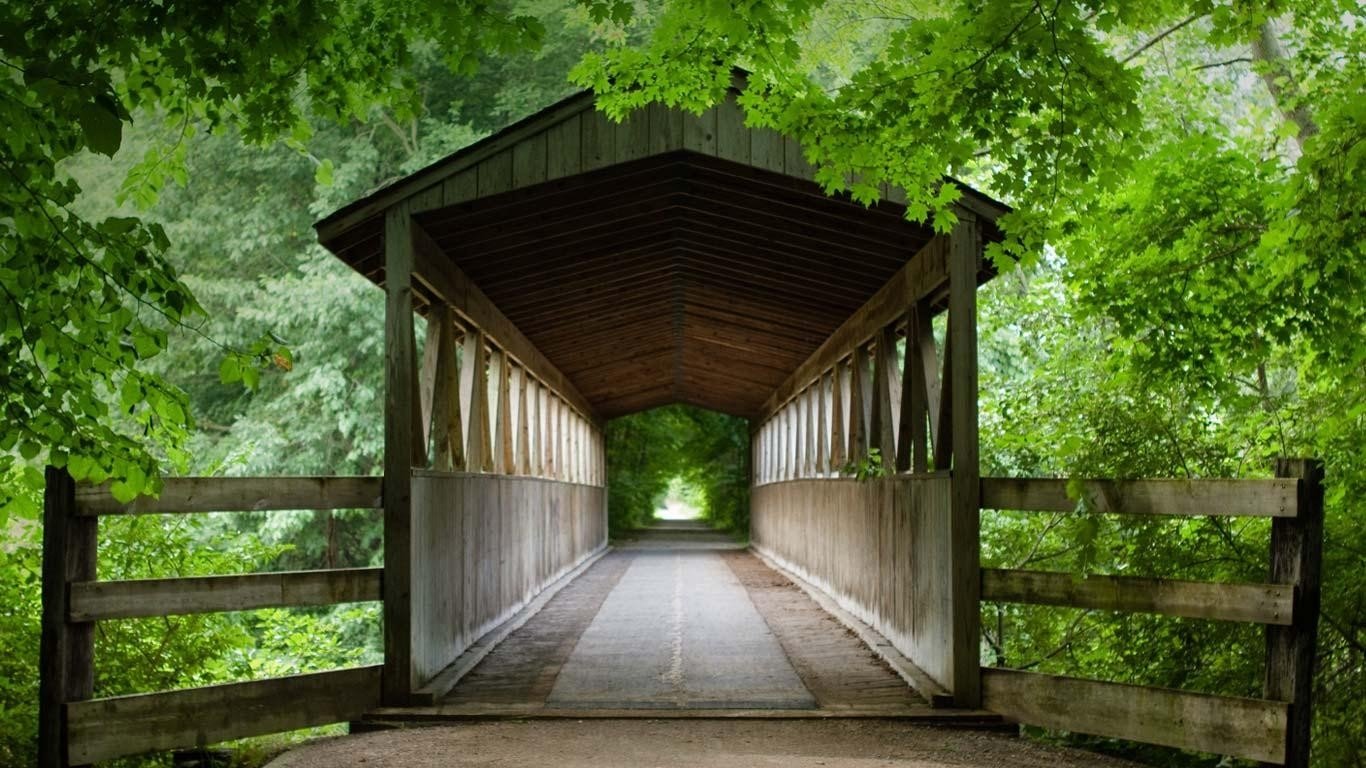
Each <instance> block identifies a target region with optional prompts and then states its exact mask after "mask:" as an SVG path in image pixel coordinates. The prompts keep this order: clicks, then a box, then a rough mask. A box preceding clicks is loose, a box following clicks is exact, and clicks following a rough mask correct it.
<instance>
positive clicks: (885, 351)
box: [868, 326, 896, 467]
mask: <svg viewBox="0 0 1366 768" xmlns="http://www.w3.org/2000/svg"><path fill="white" fill-rule="evenodd" d="M895 375H896V332H895V331H894V330H893V329H892V327H891V326H888V327H886V328H883V329H882V331H881V332H880V333H879V334H878V337H877V341H875V342H874V345H873V382H872V391H873V402H872V412H871V413H872V418H870V419H869V428H868V442H869V444H870V445H871V446H872V447H874V448H877V449H878V453H879V454H880V455H881V456H882V460H883V462H884V464H885V465H886V466H888V467H891V466H893V465H894V463H895V460H896V433H895V431H894V428H893V425H892V421H893V414H892V390H891V386H890V384H891V381H892V377H893V376H895Z"/></svg>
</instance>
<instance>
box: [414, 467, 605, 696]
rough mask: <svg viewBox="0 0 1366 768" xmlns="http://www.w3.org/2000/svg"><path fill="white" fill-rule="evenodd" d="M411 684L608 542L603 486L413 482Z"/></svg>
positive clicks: (440, 476) (433, 475)
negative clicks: (414, 535) (415, 533)
mask: <svg viewBox="0 0 1366 768" xmlns="http://www.w3.org/2000/svg"><path fill="white" fill-rule="evenodd" d="M413 529H414V530H415V531H422V535H421V536H418V537H416V538H415V540H414V541H413V544H412V547H413V560H412V569H413V570H412V577H411V578H412V584H413V587H412V589H413V591H412V595H411V606H412V622H413V625H412V668H411V673H410V679H411V681H412V687H413V689H414V690H416V689H418V688H421V687H422V686H423V685H425V684H426V683H427V681H429V680H431V679H432V678H433V677H435V676H436V675H437V674H438V673H439V672H441V670H442V669H444V668H445V667H446V666H447V665H449V664H450V663H451V662H453V661H454V660H455V659H456V657H457V656H459V655H460V654H461V653H462V652H464V651H465V649H466V648H468V647H469V646H470V644H471V643H473V642H474V641H475V640H477V639H479V637H480V636H482V635H483V634H484V633H486V632H488V631H489V630H490V629H492V628H493V627H495V626H497V625H499V624H501V623H502V622H503V621H505V620H506V619H507V618H508V617H509V616H511V615H512V614H514V613H516V612H517V611H518V610H520V609H521V608H522V606H524V605H526V603H527V602H528V601H529V600H531V599H533V598H534V597H535V596H536V595H537V594H538V593H539V592H540V591H541V590H542V589H543V588H544V587H545V586H546V585H547V584H550V583H551V582H553V581H554V580H555V579H557V578H559V577H560V576H561V575H563V574H564V573H567V572H568V571H570V570H571V569H573V568H574V567H575V566H577V565H578V564H579V563H581V562H583V560H584V559H585V558H587V557H589V556H591V555H592V554H593V553H594V552H596V551H598V550H599V549H601V548H602V547H603V546H605V544H606V542H607V516H606V492H605V489H603V488H601V487H597V486H591V485H582V484H576V483H566V482H557V481H553V480H544V479H541V478H534V477H513V476H505V475H480V474H469V473H439V472H431V471H418V472H415V473H414V478H413Z"/></svg>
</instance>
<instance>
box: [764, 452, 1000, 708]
mask: <svg viewBox="0 0 1366 768" xmlns="http://www.w3.org/2000/svg"><path fill="white" fill-rule="evenodd" d="M751 493H752V496H751V502H750V507H751V512H750V515H751V518H750V519H751V526H750V531H751V537H752V539H753V543H754V546H755V548H756V549H758V550H759V551H760V552H762V553H764V554H765V555H766V556H768V557H771V558H773V560H775V561H776V562H778V563H779V564H780V565H782V566H783V567H784V568H787V569H789V570H791V571H793V572H794V573H796V574H798V575H799V576H801V577H802V578H803V579H806V580H807V581H809V582H811V583H812V584H814V585H816V586H817V587H818V588H820V589H821V590H823V591H825V592H826V593H827V594H829V595H830V596H831V597H833V598H835V600H836V601H837V602H838V603H839V605H840V606H841V607H842V608H844V609H845V610H847V611H849V612H850V613H852V614H854V615H855V616H857V617H858V618H859V619H861V620H862V621H864V622H866V623H867V624H869V625H870V626H872V627H873V628H874V629H876V630H877V631H878V632H880V633H881V634H882V635H883V636H885V637H886V638H887V639H888V640H889V641H891V643H892V645H893V646H894V647H896V649H897V650H898V651H900V652H901V653H902V654H903V655H905V656H906V658H907V659H909V660H910V661H911V663H913V664H915V665H916V666H917V667H919V668H920V669H921V670H923V671H924V672H925V673H926V674H927V675H929V676H930V677H931V678H932V679H934V680H935V681H936V682H938V683H939V684H941V685H946V686H947V685H948V684H949V683H950V682H951V680H952V672H953V667H952V662H953V659H952V658H951V653H950V652H951V649H952V647H953V646H952V643H951V638H952V616H951V614H950V605H949V582H948V578H949V573H948V568H947V563H948V562H949V559H950V546H949V545H950V542H949V538H948V531H949V528H948V519H949V478H948V476H947V475H944V476H932V477H924V476H922V477H907V476H903V477H895V478H884V479H878V480H870V481H866V482H859V481H856V480H852V479H824V480H793V481H788V482H779V483H771V484H768V485H761V486H756V487H754V488H752V489H751ZM974 660H975V659H974Z"/></svg>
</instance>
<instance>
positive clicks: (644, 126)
mask: <svg viewBox="0 0 1366 768" xmlns="http://www.w3.org/2000/svg"><path fill="white" fill-rule="evenodd" d="M616 134H617V139H616V142H617V145H616V149H617V154H616V161H617V162H618V163H624V162H627V161H630V160H638V159H640V158H642V157H645V156H646V155H648V154H649V152H650V115H649V114H648V113H647V111H646V110H644V109H637V110H634V111H632V112H631V113H630V114H628V115H626V117H624V118H622V120H621V122H620V123H617V125H616Z"/></svg>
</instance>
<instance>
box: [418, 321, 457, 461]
mask: <svg viewBox="0 0 1366 768" xmlns="http://www.w3.org/2000/svg"><path fill="white" fill-rule="evenodd" d="M432 339H435V341H434V342H433V341H432ZM427 342H428V343H427V349H426V351H425V352H424V353H423V354H424V359H423V361H422V370H423V375H424V376H426V375H427V360H426V358H427V357H431V359H432V361H433V362H432V366H431V369H432V371H431V374H430V375H431V378H432V381H431V389H430V394H429V397H430V399H431V403H430V404H428V405H427V406H426V407H427V408H428V409H429V410H428V411H427V412H428V413H429V414H430V420H429V421H428V422H427V423H429V424H430V425H431V442H432V443H433V446H432V456H433V459H432V466H433V467H434V468H435V469H438V470H441V471H443V472H450V471H452V470H456V469H464V467H465V445H464V442H463V432H462V429H461V420H462V419H461V413H460V371H459V369H458V368H457V366H456V359H455V321H454V315H453V313H452V312H451V311H450V307H447V306H445V305H439V306H437V307H436V308H435V309H433V310H432V313H431V314H430V315H429V316H428V318H427ZM424 391H426V390H425V389H424Z"/></svg>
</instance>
